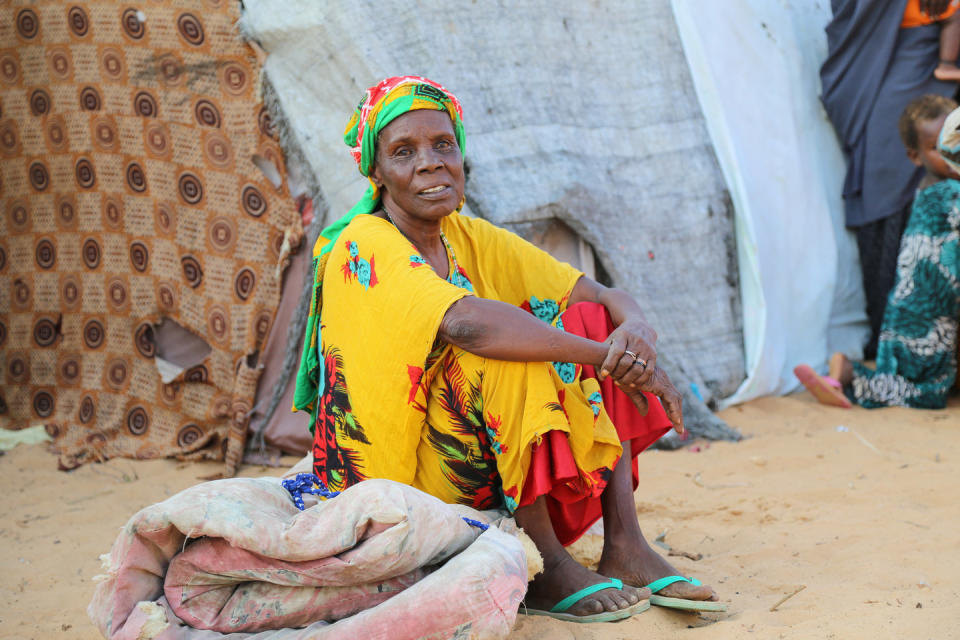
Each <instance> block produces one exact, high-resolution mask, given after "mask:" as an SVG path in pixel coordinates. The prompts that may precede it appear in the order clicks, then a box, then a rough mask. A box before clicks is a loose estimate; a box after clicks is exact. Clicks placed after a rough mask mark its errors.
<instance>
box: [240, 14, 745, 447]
mask: <svg viewBox="0 0 960 640" xmlns="http://www.w3.org/2000/svg"><path fill="white" fill-rule="evenodd" d="M241 28H242V29H243V30H244V32H245V33H246V34H247V35H248V37H251V38H253V39H255V40H257V41H258V43H259V44H260V45H261V46H262V47H263V48H264V49H265V50H266V51H267V52H268V57H267V60H266V62H265V65H264V72H265V74H266V77H267V79H268V81H269V83H270V84H271V85H272V87H273V88H274V89H275V92H276V98H277V100H276V102H277V106H278V108H279V111H280V112H281V115H280V118H279V119H280V120H281V122H280V125H281V140H282V141H284V142H285V147H286V150H287V151H288V153H289V152H291V150H293V149H298V150H299V153H300V154H302V160H303V162H305V164H306V166H307V168H308V171H307V173H309V174H311V175H312V176H313V178H314V179H315V183H314V185H313V187H314V192H315V195H316V203H317V205H318V217H319V218H320V220H319V221H318V223H317V224H316V225H315V228H314V229H312V231H313V237H315V234H316V232H317V229H316V226H319V225H320V224H321V223H323V222H329V221H330V220H333V219H335V218H336V217H339V216H340V215H341V214H342V213H343V212H345V211H346V210H347V209H348V208H349V207H350V206H351V205H352V204H353V203H354V202H355V201H356V200H357V199H358V198H359V196H360V195H361V193H362V192H363V189H364V187H365V180H364V178H363V177H362V176H360V174H359V173H358V172H357V170H356V167H355V165H354V164H353V162H352V161H351V159H350V157H349V155H348V153H347V149H346V147H345V146H344V144H343V141H342V131H343V127H344V125H345V124H346V121H347V119H348V117H349V114H350V113H351V112H352V110H353V108H354V107H355V106H356V102H357V100H359V98H360V96H361V94H362V92H363V90H364V89H365V88H366V87H367V86H369V85H371V84H373V83H374V82H376V81H377V80H379V79H381V78H383V77H386V76H390V75H398V74H420V75H425V76H427V77H430V78H432V79H435V80H437V81H438V82H441V83H443V84H444V85H446V86H447V87H448V88H450V89H451V90H452V91H453V92H454V93H456V94H457V95H458V97H459V98H460V100H461V102H462V104H463V105H464V123H465V127H466V133H467V144H466V157H467V164H468V171H469V173H468V180H467V203H468V209H469V211H470V212H471V213H472V214H473V215H478V216H481V217H483V218H487V219H489V220H491V221H493V222H495V223H497V224H501V225H503V226H506V227H508V228H513V229H514V230H516V231H518V232H519V233H521V234H522V235H527V236H528V237H529V236H530V235H531V233H533V232H536V231H537V229H538V223H539V228H541V229H542V225H543V223H545V222H546V221H550V220H552V219H555V218H556V219H560V220H562V221H563V222H564V223H566V224H567V225H569V226H570V227H571V228H573V229H574V230H575V231H576V232H577V233H579V234H580V236H581V237H582V238H584V239H585V240H586V241H588V242H589V243H590V244H591V245H592V246H593V248H594V250H595V251H596V254H597V256H598V258H599V261H600V263H601V265H602V268H603V269H605V271H606V272H607V273H608V274H609V276H610V279H611V280H612V282H613V283H615V284H616V285H618V286H620V287H623V288H625V289H627V290H629V291H630V292H631V293H633V294H634V295H636V296H637V298H638V299H639V300H640V301H641V303H642V304H643V306H644V308H645V310H646V311H647V314H648V317H649V319H650V321H651V322H652V323H653V324H654V326H655V327H656V328H657V330H658V332H659V334H660V351H661V353H662V354H663V356H662V362H663V363H664V364H665V366H667V368H668V370H669V372H670V373H671V375H672V376H673V377H674V379H675V380H676V381H677V383H678V387H680V388H681V389H682V390H683V391H684V392H685V396H686V407H687V412H688V416H689V424H690V425H691V426H693V427H694V430H695V432H696V431H699V432H701V433H703V432H710V431H711V430H712V429H715V428H717V427H718V426H719V425H718V424H717V423H718V421H716V419H715V418H713V416H712V415H711V414H710V413H709V411H708V410H707V409H706V407H704V405H703V403H701V402H700V401H699V400H698V399H697V396H698V395H701V396H702V397H703V399H704V400H706V401H707V402H711V401H715V400H718V399H720V398H723V397H726V396H729V395H730V394H732V393H733V392H734V391H735V390H736V388H737V386H738V384H739V383H740V382H741V381H742V380H743V378H744V356H743V339H742V322H741V313H740V304H739V300H740V297H739V286H738V277H737V273H738V272H737V264H736V255H735V247H734V240H733V238H734V234H733V221H732V211H731V205H730V202H729V199H728V197H727V191H726V188H725V186H724V182H723V178H722V176H721V173H720V169H719V167H718V165H717V162H716V159H715V157H714V153H713V149H712V146H711V144H710V140H709V138H708V135H707V131H706V127H705V124H704V120H703V116H702V114H701V111H700V107H699V105H698V103H697V99H696V96H695V94H694V90H693V85H692V82H691V79H690V74H689V71H688V68H687V64H686V61H685V59H684V55H683V51H682V49H681V44H680V39H679V36H678V34H677V30H676V26H675V23H674V19H673V15H672V13H671V9H670V5H669V2H668V1H667V0H638V1H621V2H605V3H599V4H597V3H583V2H568V3H559V4H558V3H556V2H551V1H549V0H527V1H525V2H520V3H510V5H509V7H507V6H502V5H501V4H500V3H492V2H474V3H457V4H456V5H451V4H450V3H441V2H388V3H384V2H374V1H372V0H369V1H357V2H350V3H313V2H306V1H302V2H289V1H287V0H248V1H247V2H246V3H245V10H244V15H243V18H242V21H241ZM308 244H309V243H308ZM289 295H292V294H291V293H290V292H285V296H289ZM278 324H279V319H278ZM289 351H290V352H291V353H293V352H296V348H295V347H293V346H291V348H290V349H289ZM262 394H263V389H261V397H260V398H259V399H258V402H257V405H258V408H259V409H261V410H263V409H264V408H265V407H268V406H271V403H270V402H269V401H268V400H267V399H266V398H264V397H263V396H262ZM275 404H276V402H274V403H273V405H275ZM287 406H289V404H288V403H287V402H286V401H284V402H282V403H281V404H280V411H283V412H285V411H286V408H287ZM268 413H269V411H268ZM297 420H305V417H302V418H297ZM253 424H254V423H253V422H251V425H252V426H253ZM303 424H305V422H303ZM263 427H264V423H263V421H262V419H261V421H260V423H259V427H258V428H263ZM718 433H719V432H718ZM726 433H727V435H730V433H729V432H726ZM268 436H269V434H268Z"/></svg>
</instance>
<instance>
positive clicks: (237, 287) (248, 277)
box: [233, 267, 257, 300]
mask: <svg viewBox="0 0 960 640" xmlns="http://www.w3.org/2000/svg"><path fill="white" fill-rule="evenodd" d="M256 283H257V276H256V275H255V274H254V273H253V269H251V268H250V267H244V268H243V269H240V271H238V272H237V275H236V277H235V278H234V279H233V291H234V293H236V294H237V297H238V298H240V299H241V300H246V299H247V298H249V297H250V294H251V293H253V288H254V286H255V285H256Z"/></svg>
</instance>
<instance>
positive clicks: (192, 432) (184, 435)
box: [177, 423, 203, 449]
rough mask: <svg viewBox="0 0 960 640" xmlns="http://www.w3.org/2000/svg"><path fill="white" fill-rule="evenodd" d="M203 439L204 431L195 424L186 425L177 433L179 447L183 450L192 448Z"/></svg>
mask: <svg viewBox="0 0 960 640" xmlns="http://www.w3.org/2000/svg"><path fill="white" fill-rule="evenodd" d="M202 437H203V431H202V430H201V429H200V427H198V426H197V425H195V424H193V423H190V424H188V425H184V426H183V427H181V428H180V431H178V432H177V446H178V447H180V448H181V449H186V448H187V447H190V446H192V445H193V444H194V443H196V442H197V441H198V440H200V438H202Z"/></svg>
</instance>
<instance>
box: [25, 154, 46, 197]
mask: <svg viewBox="0 0 960 640" xmlns="http://www.w3.org/2000/svg"><path fill="white" fill-rule="evenodd" d="M27 173H28V174H29V175H30V186H31V187H33V189H34V190H35V191H43V190H44V189H46V188H47V187H49V186H50V172H49V171H47V165H45V164H43V163H42V162H39V161H37V162H33V163H31V164H30V169H29V170H28V172H27Z"/></svg>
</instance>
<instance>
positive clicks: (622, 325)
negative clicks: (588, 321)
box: [570, 276, 657, 388]
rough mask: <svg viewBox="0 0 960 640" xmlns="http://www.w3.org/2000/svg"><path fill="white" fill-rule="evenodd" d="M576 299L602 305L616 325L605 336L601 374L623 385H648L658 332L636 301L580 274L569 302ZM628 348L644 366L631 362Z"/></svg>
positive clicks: (576, 300)
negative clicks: (607, 336) (605, 352)
mask: <svg viewBox="0 0 960 640" xmlns="http://www.w3.org/2000/svg"><path fill="white" fill-rule="evenodd" d="M578 302H596V303H599V304H602V305H603V306H604V307H606V309H607V311H609V312H610V318H611V319H612V320H613V325H614V326H615V327H616V329H614V330H613V333H611V334H610V336H609V338H607V344H608V345H609V348H608V350H607V355H606V357H605V358H604V360H603V365H602V366H601V371H600V375H601V377H603V376H607V375H610V376H613V379H614V380H616V382H617V384H619V385H620V386H621V387H624V388H642V387H645V386H647V385H649V384H650V383H651V382H652V381H653V379H654V372H655V371H656V367H657V350H656V344H657V332H656V331H654V330H653V327H651V326H650V325H649V324H648V323H647V318H646V316H644V315H643V311H642V310H641V309H640V305H639V304H637V301H636V300H634V299H633V297H632V296H631V295H630V294H629V293H627V292H626V291H623V290H622V289H611V288H609V287H605V286H603V285H602V284H600V283H599V282H596V281H595V280H592V279H591V278H588V277H586V276H583V277H581V278H580V279H579V280H577V284H576V285H574V287H573V291H571V292H570V304H576V303H578ZM628 350H629V351H632V352H633V353H635V354H637V356H638V358H639V359H640V360H643V361H645V362H646V363H647V364H646V366H642V365H641V364H640V363H639V361H638V362H637V364H634V359H633V358H632V357H631V356H629V355H627V353H626V352H627V351H628Z"/></svg>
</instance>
